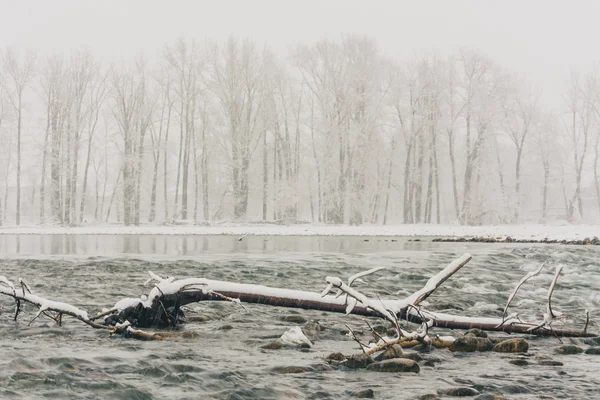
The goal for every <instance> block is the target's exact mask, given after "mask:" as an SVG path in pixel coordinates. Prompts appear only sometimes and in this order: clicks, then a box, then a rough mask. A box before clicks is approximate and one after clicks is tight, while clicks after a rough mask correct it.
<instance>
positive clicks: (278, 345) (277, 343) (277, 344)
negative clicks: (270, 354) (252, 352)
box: [260, 340, 283, 350]
mask: <svg viewBox="0 0 600 400" xmlns="http://www.w3.org/2000/svg"><path fill="white" fill-rule="evenodd" d="M260 348H261V349H266V350H279V349H282V348H283V343H282V342H281V340H274V341H272V342H270V343H267V344H265V345H264V346H260Z"/></svg>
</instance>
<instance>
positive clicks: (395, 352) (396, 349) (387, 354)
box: [375, 344, 404, 361]
mask: <svg viewBox="0 0 600 400" xmlns="http://www.w3.org/2000/svg"><path fill="white" fill-rule="evenodd" d="M403 355H404V351H403V350H402V346H400V345H399V344H394V345H392V346H391V347H388V348H387V349H385V351H384V352H382V353H380V354H378V355H377V357H375V361H383V360H389V359H391V358H402V356H403Z"/></svg>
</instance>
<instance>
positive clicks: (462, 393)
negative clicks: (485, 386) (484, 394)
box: [439, 387, 479, 397]
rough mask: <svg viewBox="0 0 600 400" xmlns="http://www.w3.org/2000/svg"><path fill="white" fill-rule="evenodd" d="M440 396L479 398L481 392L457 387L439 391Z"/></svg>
mask: <svg viewBox="0 0 600 400" xmlns="http://www.w3.org/2000/svg"><path fill="white" fill-rule="evenodd" d="M439 393H440V394H443V395H446V396H453V397H467V396H477V395H478V394H479V392H478V391H477V390H475V389H473V388H470V387H455V388H450V389H444V390H440V391H439Z"/></svg>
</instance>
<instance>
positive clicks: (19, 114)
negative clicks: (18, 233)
mask: <svg viewBox="0 0 600 400" xmlns="http://www.w3.org/2000/svg"><path fill="white" fill-rule="evenodd" d="M18 96H19V99H18V102H19V108H18V110H17V219H16V224H17V226H19V225H21V126H22V114H23V104H22V94H21V92H19V94H18Z"/></svg>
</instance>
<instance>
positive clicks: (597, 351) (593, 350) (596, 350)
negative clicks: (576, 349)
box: [585, 347, 600, 355]
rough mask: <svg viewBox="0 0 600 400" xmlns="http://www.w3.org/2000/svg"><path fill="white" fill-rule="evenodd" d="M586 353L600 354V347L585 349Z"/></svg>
mask: <svg viewBox="0 0 600 400" xmlns="http://www.w3.org/2000/svg"><path fill="white" fill-rule="evenodd" d="M585 354H598V355H600V347H590V348H588V349H587V350H586V351H585Z"/></svg>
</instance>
